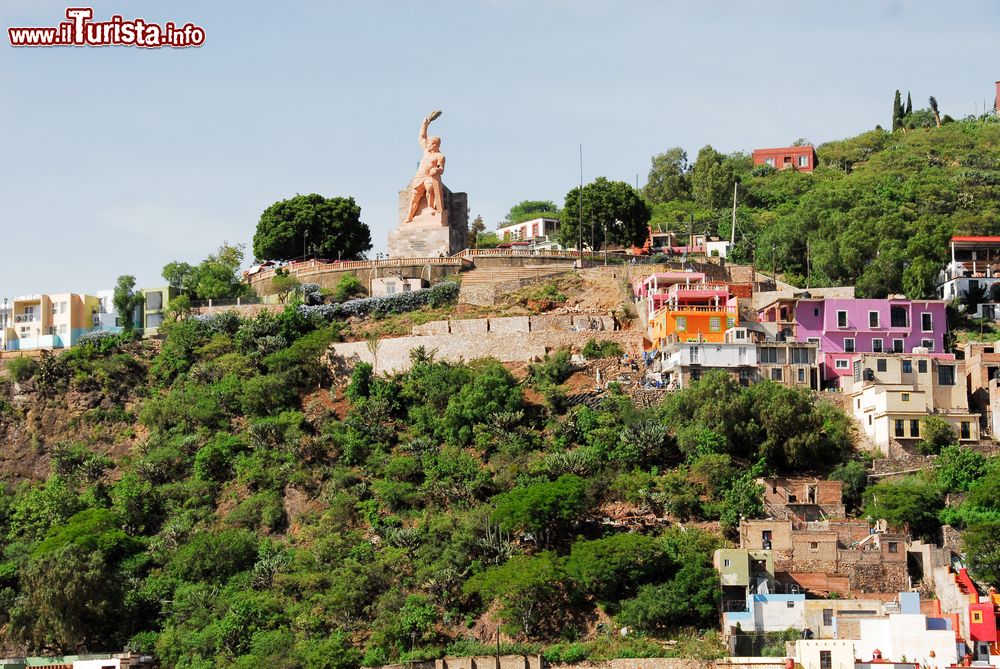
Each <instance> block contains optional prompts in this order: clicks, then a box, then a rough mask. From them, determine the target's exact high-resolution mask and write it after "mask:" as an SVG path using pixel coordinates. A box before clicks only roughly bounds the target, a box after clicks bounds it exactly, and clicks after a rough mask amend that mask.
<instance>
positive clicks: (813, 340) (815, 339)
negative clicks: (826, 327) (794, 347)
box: [806, 337, 820, 351]
mask: <svg viewBox="0 0 1000 669" xmlns="http://www.w3.org/2000/svg"><path fill="white" fill-rule="evenodd" d="M806 341H807V342H809V343H810V344H816V350H817V351H819V350H820V347H819V337H809V339H807V340H806Z"/></svg>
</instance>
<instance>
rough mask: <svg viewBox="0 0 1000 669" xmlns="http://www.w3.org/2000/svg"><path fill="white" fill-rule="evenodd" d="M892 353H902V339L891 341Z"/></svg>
mask: <svg viewBox="0 0 1000 669" xmlns="http://www.w3.org/2000/svg"><path fill="white" fill-rule="evenodd" d="M892 352H893V353H902V352H903V340H902V339H893V340H892Z"/></svg>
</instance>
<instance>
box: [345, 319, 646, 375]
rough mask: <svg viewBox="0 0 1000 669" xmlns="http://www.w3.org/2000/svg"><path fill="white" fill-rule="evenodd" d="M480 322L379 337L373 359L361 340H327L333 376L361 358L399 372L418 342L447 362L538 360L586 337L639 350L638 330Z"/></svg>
mask: <svg viewBox="0 0 1000 669" xmlns="http://www.w3.org/2000/svg"><path fill="white" fill-rule="evenodd" d="M483 320H485V319H483ZM455 323H456V321H451V325H452V326H454V324H455ZM461 327H462V328H471V327H472V326H470V325H462V326H461ZM485 328H486V326H485V325H477V326H475V329H474V331H468V330H467V331H466V333H465V334H455V333H450V334H443V333H442V334H436V335H417V336H409V337H396V338H393V339H382V340H381V343H380V345H379V348H378V352H377V359H376V357H375V356H373V355H372V354H371V352H370V351H369V350H368V343H367V342H363V341H361V342H349V343H340V344H333V345H332V346H331V347H330V358H331V368H332V370H333V372H334V374H335V376H336V375H339V374H345V373H350V371H351V370H352V369H353V368H354V365H355V364H357V363H358V362H361V361H364V362H368V363H371V364H373V365H375V367H376V371H377V372H378V373H381V372H405V371H407V370H409V369H410V367H411V362H410V351H412V350H413V349H415V348H417V347H420V346H422V347H424V349H425V350H426V351H428V352H433V353H434V355H435V359H437V360H447V361H450V362H468V361H471V360H476V359H479V358H496V359H497V360H499V361H501V362H530V361H532V360H541V359H542V358H544V357H545V354H546V353H547V352H549V351H553V350H557V349H560V348H570V349H572V350H574V351H578V350H579V349H581V348H583V346H585V345H586V343H587V341H588V340H590V339H596V340H598V341H606V340H611V341H616V342H618V345H619V346H621V348H622V350H623V351H626V352H629V353H631V354H632V355H639V354H641V351H642V334H641V333H640V332H636V331H628V330H625V331H620V330H619V331H609V330H604V331H596V330H587V331H583V332H567V331H542V332H535V331H529V332H521V333H510V332H490V331H489V330H488V329H485Z"/></svg>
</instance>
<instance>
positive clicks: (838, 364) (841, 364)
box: [833, 358, 848, 369]
mask: <svg viewBox="0 0 1000 669" xmlns="http://www.w3.org/2000/svg"><path fill="white" fill-rule="evenodd" d="M833 366H834V368H836V369H847V367H848V364H847V360H846V359H844V358H840V359H838V360H835V361H834V362H833Z"/></svg>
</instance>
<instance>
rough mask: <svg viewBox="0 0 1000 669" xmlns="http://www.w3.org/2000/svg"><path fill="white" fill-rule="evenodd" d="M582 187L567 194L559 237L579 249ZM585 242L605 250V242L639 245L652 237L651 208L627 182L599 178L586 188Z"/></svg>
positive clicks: (564, 243)
mask: <svg viewBox="0 0 1000 669" xmlns="http://www.w3.org/2000/svg"><path fill="white" fill-rule="evenodd" d="M580 199H581V198H580V188H579V187H576V188H574V189H572V190H571V191H570V192H568V193H567V194H566V203H565V205H564V206H563V210H562V216H561V221H562V222H561V224H560V226H559V238H560V240H561V241H562V244H563V245H564V246H568V247H575V246H576V245H577V243H578V241H579V235H580V218H581V217H580V211H581V209H580ZM582 199H583V210H582V211H583V243H584V244H586V245H587V246H590V244H591V240H592V239H593V248H595V249H597V248H601V247H602V246H603V245H604V244H605V243H607V244H616V245H621V246H631V245H633V244H639V243H641V242H642V240H643V239H645V238H646V236H647V235H648V234H649V228H648V225H649V219H650V216H651V215H652V212H651V211H650V208H649V205H647V204H646V202H645V201H644V200H643V199H642V198H641V197H639V193H637V192H636V190H635V189H634V188H633V187H632V186H630V185H628V184H627V183H625V182H624V181H608V179H606V178H605V177H598V178H597V179H595V180H594V181H593V182H591V183H589V184H587V185H586V186H584V187H583V198H582Z"/></svg>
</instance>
